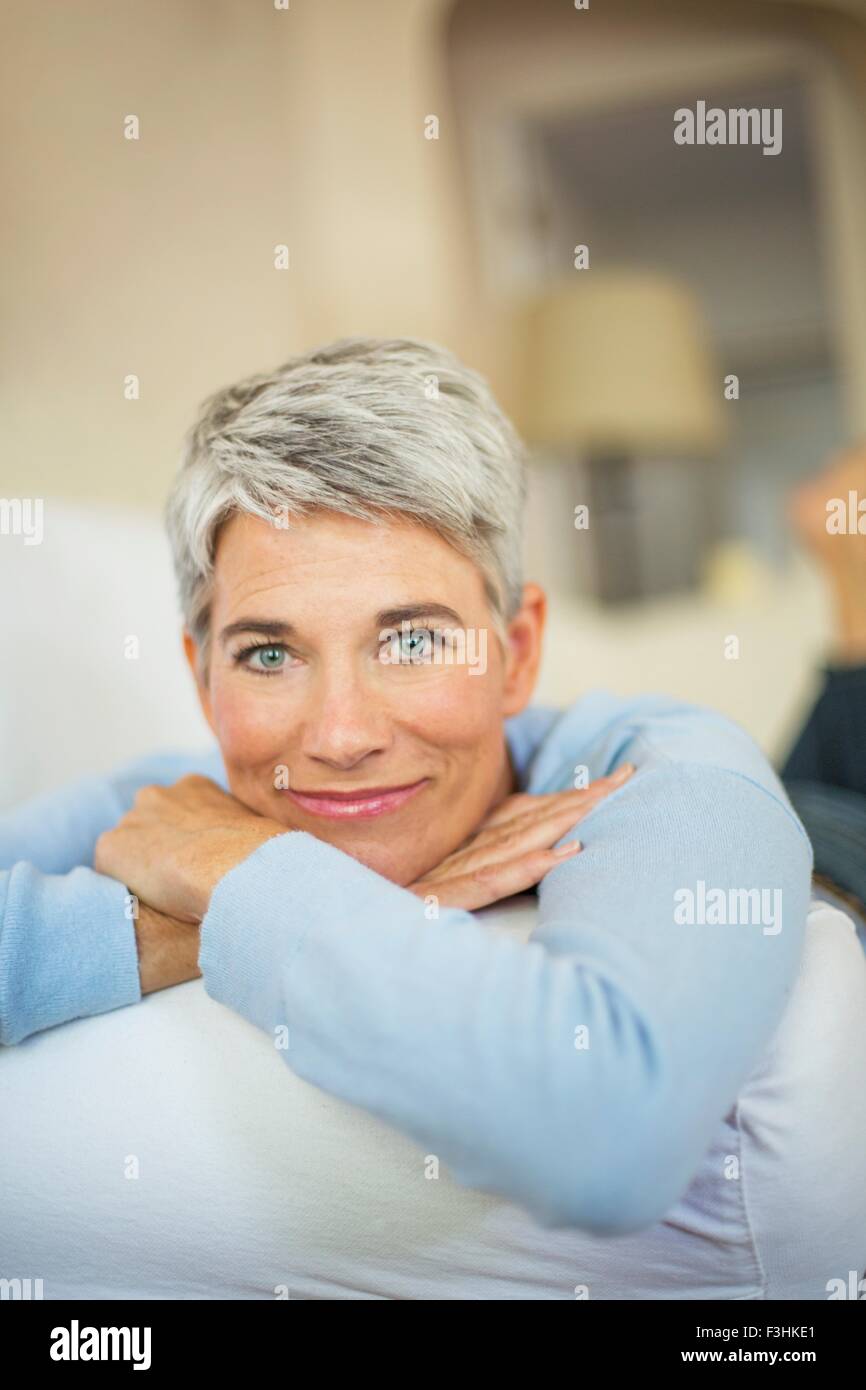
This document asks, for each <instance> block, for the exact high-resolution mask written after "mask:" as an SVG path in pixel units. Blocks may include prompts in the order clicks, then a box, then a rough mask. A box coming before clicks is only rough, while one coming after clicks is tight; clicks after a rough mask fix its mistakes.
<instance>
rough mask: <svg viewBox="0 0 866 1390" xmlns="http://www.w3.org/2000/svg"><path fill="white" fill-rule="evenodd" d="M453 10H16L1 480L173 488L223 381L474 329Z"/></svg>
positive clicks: (402, 5) (395, 2) (322, 5)
mask: <svg viewBox="0 0 866 1390" xmlns="http://www.w3.org/2000/svg"><path fill="white" fill-rule="evenodd" d="M438 8H439V6H438V4H437V3H435V0H434V3H429V2H428V0H370V3H369V4H357V3H355V0H315V3H312V2H311V0H308V2H307V3H305V2H304V0H293V3H292V5H291V8H290V10H289V11H288V12H277V11H273V10H269V9H268V7H267V6H264V5H260V6H254V5H251V4H250V3H249V0H185V2H184V3H180V0H161V3H153V0H151V3H148V4H147V5H141V4H140V3H138V0H101V3H100V2H99V0H70V3H68V4H64V5H62V6H60V5H59V6H43V5H32V4H30V3H24V0H19V2H18V3H15V4H12V5H10V6H9V7H8V14H9V21H8V24H7V42H6V45H5V59H4V60H3V71H2V73H0V87H2V89H3V93H4V95H3V97H2V102H3V107H4V112H3V118H4V119H3V123H4V127H5V128H6V129H7V130H10V129H11V130H12V131H13V132H14V137H13V139H12V141H10V142H9V143H8V146H7V161H6V167H5V169H4V174H3V177H4V186H5V191H6V202H7V215H6V217H5V218H4V221H3V228H2V237H3V248H2V260H3V265H4V267H5V268H6V270H7V272H9V271H10V270H11V276H9V277H8V279H9V283H8V289H7V293H6V295H5V296H4V299H5V305H4V308H5V315H4V318H5V323H4V330H5V331H4V342H3V349H2V352H3V361H2V379H3V402H2V417H3V424H2V457H3V460H4V461H3V464H2V480H0V492H2V493H3V494H4V495H19V494H24V495H54V494H61V495H65V496H68V497H82V498H91V497H102V498H106V499H111V500H120V501H125V502H132V503H134V504H138V503H141V504H145V505H148V506H157V505H158V504H159V503H160V501H161V499H162V497H163V495H164V493H165V489H166V485H167V482H168V479H169V478H170V476H171V473H172V471H173V469H174V466H175V461H176V454H177V448H178V444H179V440H180V438H181V435H182V432H183V430H184V429H185V428H186V426H187V424H188V423H189V419H190V417H191V413H192V412H193V411H194V408H195V406H196V403H197V402H198V401H199V400H200V399H201V398H202V397H203V395H205V394H206V393H207V392H209V391H211V390H213V389H214V388H215V387H216V386H217V385H219V384H222V383H223V382H226V381H229V380H231V379H233V378H235V377H237V376H240V375H243V374H245V373H248V372H252V371H258V370H261V369H262V368H264V367H267V366H270V365H274V364H275V363H277V362H279V361H281V360H282V359H283V358H284V357H287V356H289V355H290V354H291V353H292V352H295V351H297V350H299V349H301V348H304V347H307V346H310V345H311V344H313V343H315V342H319V341H324V340H325V339H327V338H329V337H333V336H336V335H339V334H342V333H349V332H356V331H369V332H373V333H397V332H400V333H413V334H416V335H420V336H429V337H434V338H441V339H445V340H448V341H452V342H453V341H455V340H456V338H457V336H458V335H457V333H456V326H455V318H456V317H457V315H458V314H459V312H460V311H461V310H462V309H463V307H464V306H465V302H466V301H465V291H466V283H467V282H466V281H464V279H461V270H460V259H461V247H462V245H463V242H464V238H463V237H462V236H460V235H459V234H457V233H456V232H455V227H454V212H453V205H452V203H451V202H450V201H449V197H450V196H451V188H452V185H453V181H452V180H451V179H450V177H449V172H448V164H449V161H450V159H451V153H452V150H453V145H452V144H451V143H450V142H449V141H448V140H446V139H443V140H440V141H439V142H430V141H427V140H425V139H424V138H423V118H424V116H425V115H426V114H427V113H428V112H429V111H436V112H439V111H440V110H441V108H442V94H441V91H440V90H439V89H438V87H437V72H436V66H437V65H436V63H435V61H434V59H435V54H436V52H437V45H436V43H435V42H434V41H432V40H431V38H430V36H429V35H428V33H427V25H428V23H429V22H430V18H431V16H435V13H436V11H437V10H438ZM437 103H438V105H437ZM129 113H135V114H136V115H137V116H139V118H140V121H141V140H140V141H139V142H137V143H136V142H131V141H127V140H125V139H124V138H123V131H122V123H123V119H124V117H125V116H126V115H127V114H129ZM277 243H285V244H287V245H288V247H289V252H290V269H289V270H288V271H278V270H276V269H275V268H274V266H273V247H274V246H275V245H276V244H277ZM465 346H466V348H467V349H468V348H469V347H470V346H471V344H470V343H469V342H468V341H467V343H466V344H465ZM128 373H136V374H138V375H139V377H140V379H141V399H140V400H138V401H127V400H125V399H124V395H123V384H124V378H125V377H126V375H127V374H128Z"/></svg>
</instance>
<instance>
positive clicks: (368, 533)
mask: <svg viewBox="0 0 866 1390" xmlns="http://www.w3.org/2000/svg"><path fill="white" fill-rule="evenodd" d="M422 588H423V590H424V593H425V596H426V597H428V598H433V597H439V598H441V599H443V601H444V599H445V598H446V597H450V598H451V599H452V600H453V599H454V597H455V596H456V595H459V596H460V598H461V600H462V603H463V605H464V607H465V605H466V603H467V602H473V601H479V602H483V601H484V582H483V577H482V575H481V573H480V571H479V569H478V567H477V566H476V565H475V564H473V562H472V561H471V560H470V559H468V558H467V557H466V556H464V555H461V554H460V552H459V551H457V550H455V549H454V547H453V546H451V545H449V543H448V542H447V541H446V540H444V539H443V538H442V537H441V536H439V535H437V534H436V533H435V532H434V531H431V530H430V529H429V528H428V527H425V526H423V525H421V524H420V523H418V522H413V521H411V520H409V519H406V518H403V517H396V518H386V519H383V520H381V521H375V522H373V521H362V520H360V519H359V518H357V517H348V516H343V515H340V514H338V513H332V512H322V511H318V512H313V513H311V514H309V515H307V516H301V517H298V518H296V519H290V521H289V524H288V526H285V527H283V526H276V525H272V524H271V523H270V522H267V521H264V520H263V519H262V518H261V517H253V516H249V515H247V514H246V513H239V514H237V515H235V516H233V517H231V518H230V520H229V521H228V522H226V524H225V526H224V527H223V529H222V531H221V533H220V536H219V541H218V544H217V550H216V557H215V562H214V588H213V599H214V604H215V606H216V605H218V606H219V607H221V608H224V607H225V606H226V605H230V606H232V607H234V606H236V605H237V604H238V603H242V602H244V601H245V600H246V599H250V598H253V597H256V596H261V598H262V599H263V600H264V599H265V598H267V597H268V596H271V598H273V599H278V598H279V597H280V596H281V595H282V596H283V597H289V596H291V597H292V598H293V600H297V599H298V598H303V600H304V601H305V603H307V604H310V603H312V602H314V601H315V599H316V598H317V597H318V598H320V599H328V598H330V599H336V600H338V601H342V602H343V603H344V604H347V603H351V604H352V606H353V607H360V606H362V604H363V605H364V606H366V602H365V600H366V601H368V602H369V604H370V605H371V606H378V607H382V606H384V603H385V602H392V601H395V600H400V601H405V602H410V601H412V600H413V598H417V597H418V596H419V593H420V591H421V589H422ZM395 590H399V591H400V592H399V593H397V592H395Z"/></svg>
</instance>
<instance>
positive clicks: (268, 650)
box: [236, 642, 288, 676]
mask: <svg viewBox="0 0 866 1390" xmlns="http://www.w3.org/2000/svg"><path fill="white" fill-rule="evenodd" d="M287 656H288V652H287V651H286V649H285V647H281V646H280V645H279V644H277V643H274V642H269V643H267V644H266V645H265V646H259V647H248V648H247V649H246V651H243V652H239V653H238V656H237V658H236V659H237V661H238V662H239V663H240V664H241V665H243V666H246V668H247V670H249V671H255V672H256V673H257V674H258V675H262V676H269V675H272V674H276V672H278V671H281V670H282V669H283V666H284V665H285V662H286V657H287Z"/></svg>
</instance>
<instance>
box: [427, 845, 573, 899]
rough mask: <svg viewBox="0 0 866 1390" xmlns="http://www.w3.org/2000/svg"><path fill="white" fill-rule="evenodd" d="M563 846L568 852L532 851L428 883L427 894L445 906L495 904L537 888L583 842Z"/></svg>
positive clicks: (570, 857) (571, 856)
mask: <svg viewBox="0 0 866 1390" xmlns="http://www.w3.org/2000/svg"><path fill="white" fill-rule="evenodd" d="M563 849H565V850H567V853H564V854H557V853H556V852H555V851H553V850H532V851H531V852H530V853H528V854H523V855H518V856H517V858H515V859H508V860H503V861H502V862H501V863H498V864H491V865H487V866H485V867H483V868H481V869H478V870H476V871H474V872H472V873H467V874H461V875H460V876H458V877H457V878H454V879H449V880H446V881H445V882H443V883H441V884H435V883H434V884H428V885H427V888H428V889H429V892H428V893H426V894H425V895H424V896H428V897H429V896H431V895H432V896H435V897H436V899H437V900H438V902H439V905H440V906H441V907H462V908H464V909H465V910H466V911H468V912H474V911H477V909H478V908H482V907H489V905H490V904H491V903H496V902H500V901H501V900H502V899H503V898H510V897H512V896H513V895H514V894H515V893H526V892H527V891H528V890H529V889H530V888H534V887H535V885H536V884H537V883H540V882H541V880H542V879H543V878H544V876H545V874H547V873H549V872H550V870H551V869H554V868H555V867H556V865H557V864H562V863H564V862H566V861H567V860H568V859H572V858H574V857H575V856H576V855H578V854H579V853H580V851H581V849H582V845H581V844H580V841H579V840H572V841H571V842H570V843H569V844H568V845H567V846H563Z"/></svg>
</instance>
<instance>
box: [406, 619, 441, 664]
mask: <svg viewBox="0 0 866 1390" xmlns="http://www.w3.org/2000/svg"><path fill="white" fill-rule="evenodd" d="M432 648H433V637H432V634H431V633H430V632H429V631H428V629H427V628H426V627H416V628H413V630H412V631H411V632H405V633H403V634H402V635H401V637H400V656H401V659H402V660H403V661H423V660H425V659H426V658H427V657H428V656H429V655H430V652H431V651H432Z"/></svg>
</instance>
